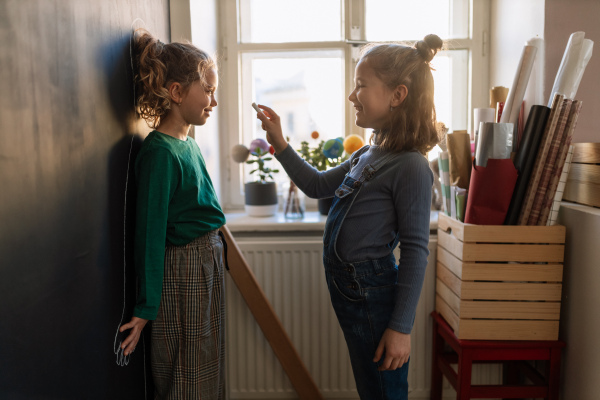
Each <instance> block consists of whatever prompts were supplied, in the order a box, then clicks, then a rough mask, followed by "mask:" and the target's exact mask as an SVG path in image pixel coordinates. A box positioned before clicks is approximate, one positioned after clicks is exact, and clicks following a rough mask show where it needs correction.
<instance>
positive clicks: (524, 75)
mask: <svg viewBox="0 0 600 400" xmlns="http://www.w3.org/2000/svg"><path fill="white" fill-rule="evenodd" d="M536 52H537V48H536V47H535V46H527V45H526V46H523V52H522V53H521V59H520V60H519V65H518V67H517V72H516V73H515V78H514V80H513V84H512V86H511V88H510V91H509V92H508V98H507V99H506V102H505V103H504V110H503V111H502V117H501V118H500V122H503V123H511V124H513V125H514V127H515V128H516V127H517V124H518V123H519V113H520V112H521V104H522V103H523V98H524V97H525V89H526V88H527V83H528V82H529V76H530V75H531V70H532V69H533V62H534V61H535V54H536ZM516 132H517V129H515V138H516ZM514 146H516V140H515V141H513V150H514Z"/></svg>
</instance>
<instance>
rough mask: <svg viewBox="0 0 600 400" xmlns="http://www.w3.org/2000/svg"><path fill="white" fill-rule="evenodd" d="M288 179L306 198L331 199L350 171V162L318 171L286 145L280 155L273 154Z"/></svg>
mask: <svg viewBox="0 0 600 400" xmlns="http://www.w3.org/2000/svg"><path fill="white" fill-rule="evenodd" d="M275 158H277V160H279V162H280V163H281V165H282V166H283V168H284V169H285V172H286V173H287V174H288V176H289V177H290V179H291V180H292V181H293V182H294V183H295V184H296V186H298V188H300V190H302V191H303V192H304V194H306V195H307V196H308V197H312V198H315V199H323V198H327V197H333V196H334V195H335V190H336V189H337V188H338V187H339V186H340V184H341V183H342V181H343V180H344V176H345V175H346V173H347V172H348V171H349V170H350V160H346V161H345V162H343V163H342V164H340V165H338V166H337V167H335V168H331V169H329V170H327V171H318V170H317V169H316V168H314V167H313V166H311V165H310V164H309V163H307V162H306V161H304V160H303V159H302V157H300V155H299V154H298V153H297V152H296V151H295V150H294V149H293V148H292V146H290V145H288V146H287V147H286V148H285V150H283V151H282V152H281V153H280V154H275Z"/></svg>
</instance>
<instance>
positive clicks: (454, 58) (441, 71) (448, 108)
mask: <svg viewBox="0 0 600 400" xmlns="http://www.w3.org/2000/svg"><path fill="white" fill-rule="evenodd" d="M431 64H432V67H433V68H435V71H431V72H432V74H433V80H434V85H435V93H434V101H435V111H436V116H437V120H438V121H440V122H443V123H444V124H446V126H447V127H448V128H449V129H450V131H455V130H461V129H467V110H468V84H467V82H468V51H467V50H453V51H445V52H440V53H438V54H437V55H436V56H435V58H434V59H433V60H432V62H431Z"/></svg>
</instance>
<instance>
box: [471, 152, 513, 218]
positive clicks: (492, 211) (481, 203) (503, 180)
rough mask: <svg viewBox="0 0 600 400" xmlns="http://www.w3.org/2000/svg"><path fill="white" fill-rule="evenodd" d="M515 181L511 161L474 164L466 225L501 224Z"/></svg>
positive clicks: (489, 161) (494, 160) (492, 159)
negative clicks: (484, 164) (483, 165)
mask: <svg viewBox="0 0 600 400" xmlns="http://www.w3.org/2000/svg"><path fill="white" fill-rule="evenodd" d="M516 181H517V170H516V168H515V166H514V164H513V163H512V161H511V160H510V159H504V160H497V159H494V158H490V159H489V160H488V163H487V167H481V166H477V165H476V164H473V171H472V172H471V183H470V185H469V187H470V189H469V195H468V196H467V197H468V198H467V211H466V215H465V223H467V224H477V225H502V224H503V223H504V220H505V218H506V212H507V210H508V206H509V204H510V199H511V196H512V193H513V190H514V188H515V182H516Z"/></svg>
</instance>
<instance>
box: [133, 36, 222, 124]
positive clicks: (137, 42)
mask: <svg viewBox="0 0 600 400" xmlns="http://www.w3.org/2000/svg"><path fill="white" fill-rule="evenodd" d="M134 46H135V54H136V56H135V61H136V64H137V71H138V73H137V75H136V76H135V83H136V92H137V93H140V95H139V96H138V97H137V99H136V105H137V109H138V113H139V115H140V116H141V117H142V118H143V119H144V120H146V123H147V124H148V125H149V126H150V127H151V128H156V127H158V125H159V124H160V121H161V119H162V118H164V117H165V116H166V115H167V114H168V113H169V110H170V109H171V98H170V96H169V91H168V87H169V86H170V85H171V84H172V83H174V82H178V83H180V84H181V85H182V86H183V90H184V91H186V90H188V89H189V87H190V86H191V84H192V83H194V82H195V81H197V80H200V81H201V82H202V83H203V84H206V81H205V76H206V72H207V71H208V70H210V69H215V70H217V64H216V62H215V61H214V59H213V58H211V57H210V56H209V55H208V54H207V53H206V52H204V51H202V50H200V49H198V48H197V47H196V46H194V45H193V44H191V43H168V44H165V43H162V42H161V41H160V40H158V39H157V38H155V37H154V36H153V35H152V34H151V33H150V32H148V31H147V30H145V29H137V30H136V31H135V33H134Z"/></svg>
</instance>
